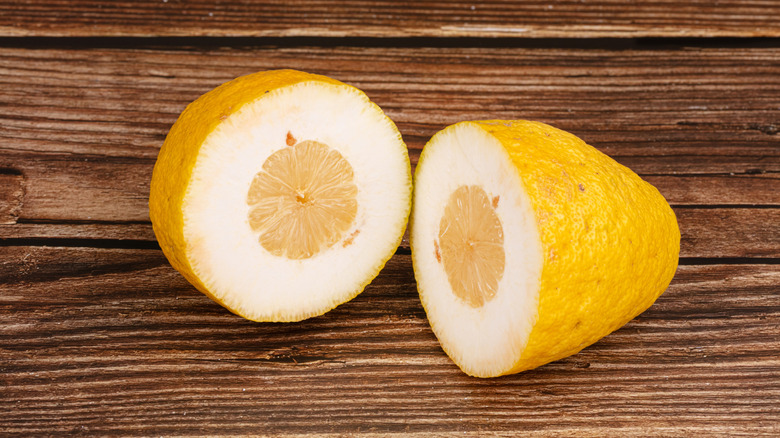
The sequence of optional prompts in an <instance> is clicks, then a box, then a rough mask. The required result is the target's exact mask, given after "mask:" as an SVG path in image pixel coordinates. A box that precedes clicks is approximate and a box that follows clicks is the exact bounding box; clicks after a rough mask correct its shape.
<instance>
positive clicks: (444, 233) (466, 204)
mask: <svg viewBox="0 0 780 438" xmlns="http://www.w3.org/2000/svg"><path fill="white" fill-rule="evenodd" d="M494 200H495V201H494ZM494 200H491V199H490V198H489V197H488V195H487V193H485V190H483V189H482V188H481V187H479V186H465V185H464V186H460V187H458V188H457V189H456V190H455V191H454V192H452V194H451V195H450V197H449V200H448V201H447V205H446V207H445V208H444V213H443V215H442V217H441V222H440V223H439V241H438V244H437V243H436V242H434V247H435V248H436V249H437V251H438V250H439V248H440V251H441V254H436V259H437V260H440V261H441V262H442V263H443V264H444V271H445V272H446V273H447V279H448V280H449V283H450V286H451V287H452V293H453V294H455V296H457V297H458V298H460V299H462V300H463V301H465V302H466V303H468V304H469V305H470V306H472V307H481V306H483V305H484V304H485V303H486V302H488V301H490V300H491V299H492V298H493V297H495V296H496V292H497V291H498V283H499V281H501V277H502V276H503V275H504V262H505V255H504V230H503V227H502V226H501V221H500V220H499V218H498V216H497V215H496V212H495V210H494V204H497V202H498V198H497V197H496V198H494Z"/></svg>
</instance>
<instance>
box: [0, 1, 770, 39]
mask: <svg viewBox="0 0 780 438" xmlns="http://www.w3.org/2000/svg"><path fill="white" fill-rule="evenodd" d="M778 14H780V5H778V3H777V2H775V1H765V0H747V1H738V0H725V1H719V2H717V3H713V2H711V1H706V0H694V1H688V2H679V1H671V2H670V1H664V0H648V1H643V2H639V3H636V2H622V1H619V0H594V1H587V2H581V1H567V0H553V1H548V0H545V1H541V0H530V1H524V2H505V1H498V0H493V1H484V2H459V1H455V2H442V1H390V0H379V1H372V2H361V1H342V2H327V1H322V0H294V1H285V2H272V1H268V0H265V1H253V2H245V1H237V0H229V1H221V2H211V1H207V0H189V1H186V2H182V1H176V0H171V1H169V0H162V1H160V0H157V1H155V0H137V1H127V0H125V1H112V2H104V1H96V0H78V1H72V0H32V1H30V0H28V1H25V2H4V3H2V5H0V17H2V18H1V19H0V32H1V33H0V34H2V35H6V36H8V35H10V36H29V35H34V36H145V37H146V36H179V35H180V36H196V35H200V36H274V37H276V36H330V37H342V36H351V37H410V36H428V37H511V38H539V37H562V38H585V37H587V38H592V37H648V36H651V37H692V36H706V37H754V36H775V37H776V36H779V35H780V24H778V21H777V16H778Z"/></svg>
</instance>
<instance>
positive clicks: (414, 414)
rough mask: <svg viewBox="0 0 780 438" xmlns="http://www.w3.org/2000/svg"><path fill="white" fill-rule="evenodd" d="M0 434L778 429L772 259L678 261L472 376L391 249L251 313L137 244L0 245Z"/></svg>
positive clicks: (777, 306) (779, 366) (760, 432)
mask: <svg viewBox="0 0 780 438" xmlns="http://www.w3.org/2000/svg"><path fill="white" fill-rule="evenodd" d="M0 260H3V263H2V264H0V284H2V287H1V289H2V290H3V293H2V294H0V319H2V320H3V321H5V323H4V324H2V325H0V382H2V386H3V396H2V397H0V408H1V409H2V411H3V412H4V415H3V416H2V417H0V431H2V432H3V433H5V434H10V433H14V432H25V433H46V434H51V433H53V434H62V433H82V434H89V435H96V434H97V435H102V434H107V433H116V434H143V435H153V434H154V435H169V434H177V433H179V434H180V433H181V431H182V430H185V431H195V432H197V433H198V434H204V435H215V434H227V433H231V434H240V435H245V434H252V433H257V431H258V430H262V431H263V433H268V434H275V433H298V434H310V435H321V434H324V433H331V434H345V433H355V432H358V431H362V432H373V433H397V434H413V433H417V434H423V435H424V434H428V433H439V434H453V433H456V432H468V433H471V434H479V433H482V434H484V433H487V432H491V431H492V432H500V433H503V434H507V435H513V434H516V433H519V432H536V433H538V434H539V435H540V436H553V435H555V436H560V435H567V436H592V435H605V434H618V435H621V436H647V435H648V434H662V435H670V436H680V435H687V434H689V433H691V432H692V431H693V432H701V433H703V434H706V435H718V434H722V435H725V434H728V435H731V436H740V435H746V436H772V435H777V433H780V359H778V356H777V351H778V349H780V341H779V340H778V337H777V336H776V334H777V330H778V327H779V326H780V288H779V287H778V285H780V271H779V270H778V269H777V266H776V265H741V266H734V265H712V266H681V267H680V269H679V271H678V273H677V276H676V277H675V280H674V281H673V283H672V285H671V286H670V288H669V290H668V291H667V292H666V293H665V294H664V295H663V296H662V297H661V298H660V299H659V300H658V302H657V303H656V304H655V305H654V306H653V307H651V308H650V309H649V310H648V311H646V312H645V313H643V314H642V315H641V316H639V317H638V318H636V319H635V320H633V321H631V322H630V323H629V324H628V325H626V326H625V327H624V328H622V329H621V330H619V331H617V332H615V333H613V334H612V335H610V336H608V337H606V338H604V339H603V340H602V341H600V342H599V343H597V344H596V345H594V346H592V347H589V348H587V349H585V350H584V351H583V352H581V353H579V354H578V355H576V356H573V357H570V358H567V359H564V360H561V361H558V362H555V363H553V364H549V365H547V366H544V367H542V368H539V369H537V370H534V371H530V372H526V373H523V374H520V375H514V376H507V377H503V378H499V379H490V380H480V379H474V378H470V377H467V376H465V375H464V374H462V373H461V372H460V371H459V370H458V369H457V368H456V367H455V366H454V365H453V364H452V363H451V362H450V361H449V359H448V358H447V357H446V356H445V355H444V353H443V352H442V351H441V349H440V348H439V346H438V343H437V342H436V339H435V337H434V336H433V334H432V333H431V331H430V329H429V327H428V324H427V321H426V319H425V314H424V312H423V310H422V308H421V306H420V304H419V300H418V298H417V294H416V291H415V285H414V278H413V274H412V269H411V261H410V258H409V256H408V255H396V256H395V257H394V258H393V259H392V260H391V261H390V263H389V264H388V266H387V267H386V268H385V270H384V271H383V272H382V273H381V274H380V276H379V277H378V278H377V279H376V280H375V281H374V282H373V283H372V284H371V285H370V286H369V287H368V288H367V290H366V291H365V292H364V293H363V294H362V295H360V296H359V297H358V298H356V299H355V300H353V301H351V302H350V303H347V304H345V305H342V306H340V307H338V308H337V309H335V310H334V311H332V312H329V313H328V314H326V315H324V316H322V317H318V318H314V319H311V320H308V321H304V322H301V323H294V324H258V323H252V322H249V321H246V320H243V319H241V318H239V317H237V316H234V315H232V314H230V313H228V312H227V311H226V310H225V309H223V308H221V307H219V306H218V305H216V304H214V303H213V302H211V301H210V300H208V299H207V298H206V297H205V296H203V295H201V294H200V293H198V292H197V291H195V290H194V289H193V288H192V287H191V286H189V285H188V284H187V283H186V281H184V280H183V278H182V277H181V276H180V275H178V273H176V272H175V271H173V270H172V269H171V268H170V266H169V265H168V264H167V262H166V261H165V259H164V257H163V256H162V254H161V253H160V252H159V251H156V250H122V249H91V248H41V247H3V248H0Z"/></svg>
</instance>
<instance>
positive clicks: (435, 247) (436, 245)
mask: <svg viewBox="0 0 780 438" xmlns="http://www.w3.org/2000/svg"><path fill="white" fill-rule="evenodd" d="M433 253H434V255H435V256H436V261H437V262H439V263H441V251H440V250H439V242H437V241H435V240H434V241H433Z"/></svg>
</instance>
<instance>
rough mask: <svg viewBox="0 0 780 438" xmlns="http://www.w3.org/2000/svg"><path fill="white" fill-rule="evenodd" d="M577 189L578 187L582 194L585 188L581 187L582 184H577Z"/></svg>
mask: <svg viewBox="0 0 780 438" xmlns="http://www.w3.org/2000/svg"><path fill="white" fill-rule="evenodd" d="M577 187H579V188H580V191H581V192H584V191H585V186H584V185H582V183H579V184H577Z"/></svg>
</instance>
